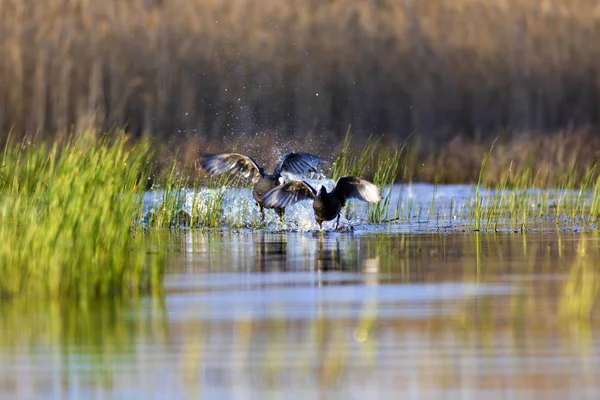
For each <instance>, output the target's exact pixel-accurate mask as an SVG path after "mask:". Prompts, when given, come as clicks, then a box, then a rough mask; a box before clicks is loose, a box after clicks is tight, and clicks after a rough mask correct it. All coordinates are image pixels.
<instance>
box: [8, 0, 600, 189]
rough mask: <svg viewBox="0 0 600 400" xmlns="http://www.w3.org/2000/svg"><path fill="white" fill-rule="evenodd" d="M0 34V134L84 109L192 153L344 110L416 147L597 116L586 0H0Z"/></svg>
mask: <svg viewBox="0 0 600 400" xmlns="http://www.w3.org/2000/svg"><path fill="white" fill-rule="evenodd" d="M0 37H1V38H2V40H0V60H1V61H0V132H4V133H6V132H8V131H10V130H12V131H13V132H15V134H22V133H24V132H28V133H31V132H41V135H43V136H51V135H53V134H54V133H55V132H65V131H67V130H72V129H80V128H81V127H83V126H86V125H87V124H89V123H90V121H92V120H94V121H95V123H96V124H98V125H100V127H101V128H110V127H114V126H123V125H125V124H126V125H127V126H128V129H129V130H130V131H131V132H132V133H133V134H135V135H139V136H152V137H155V138H157V139H158V140H160V141H162V142H165V143H166V142H169V143H171V144H176V143H177V144H181V143H186V142H188V143H194V144H195V147H194V151H198V150H203V149H205V148H206V146H207V143H213V147H215V146H218V145H214V143H217V144H218V143H220V142H222V141H223V140H225V141H239V139H240V138H242V139H243V138H244V137H246V136H244V135H255V134H262V135H265V132H266V133H267V134H266V137H269V136H270V137H272V136H273V135H272V134H273V133H274V132H277V134H278V135H279V137H280V138H281V139H292V140H297V141H303V140H304V138H305V137H307V136H308V137H309V138H314V139H315V140H316V141H317V142H318V141H319V140H321V139H322V138H325V139H324V140H325V141H327V142H329V143H332V142H334V140H336V139H339V138H340V137H341V136H342V135H343V133H344V131H345V130H346V129H347V127H348V126H349V125H352V130H353V132H354V134H355V135H356V136H359V137H365V136H366V135H367V134H381V133H384V134H388V136H389V137H391V138H392V139H393V140H401V139H403V138H404V137H406V136H407V135H409V134H410V133H411V132H413V131H417V132H418V133H419V135H420V137H421V139H420V140H419V148H420V151H422V152H424V153H425V154H429V153H431V152H433V151H438V150H439V149H440V147H441V146H442V145H444V144H447V143H448V142H449V141H450V140H451V139H452V138H453V137H456V136H457V135H460V137H461V138H463V139H461V140H465V141H467V142H469V141H470V142H474V143H485V141H486V140H490V139H493V137H495V136H497V135H498V133H501V132H504V133H505V136H507V137H508V138H513V139H517V140H519V139H521V138H523V137H526V136H524V135H528V133H529V132H557V131H564V130H566V131H567V132H570V131H571V130H577V129H578V128H579V127H583V126H591V127H594V126H596V125H597V124H598V122H599V118H600V99H599V89H600V40H598V38H600V3H599V2H597V1H596V0H569V1H565V0H497V1H487V0H379V1H361V0H329V1H324V0H304V1H293V2H282V1H280V0H261V1H260V2H253V1H247V0H228V1H218V0H118V1H103V0H47V1H39V0H0ZM563 136H564V135H563ZM592 136H593V135H592ZM559 139H560V137H559ZM190 141H191V142H190ZM242 141H243V140H242ZM198 147H201V149H198ZM309 147H310V146H309ZM313 147H315V145H313ZM461 149H462V148H461ZM188 151H190V152H191V150H189V149H188ZM461 152H462V153H464V151H463V150H461V151H459V152H458V154H460V153H461ZM597 154H598V153H595V156H597ZM440 157H441V156H440ZM480 157H481V154H480V153H477V156H476V159H478V160H479V159H480ZM438 160H443V157H441V158H439V159H438ZM434 164H435V163H434ZM477 167H478V166H477ZM428 168H429V167H428ZM437 174H438V178H439V171H438V172H437Z"/></svg>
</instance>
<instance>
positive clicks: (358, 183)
mask: <svg viewBox="0 0 600 400" xmlns="http://www.w3.org/2000/svg"><path fill="white" fill-rule="evenodd" d="M352 198H353V199H359V200H362V201H366V202H369V203H377V202H379V201H380V200H381V199H382V197H381V190H380V189H379V187H378V186H377V185H375V184H373V183H371V182H369V181H367V180H365V179H362V178H359V177H356V176H342V177H341V178H339V179H338V180H337V182H336V184H335V188H333V190H332V191H331V192H327V188H325V186H321V188H320V189H319V191H317V190H316V189H315V188H313V187H312V186H311V185H309V184H308V183H307V182H305V181H296V180H294V181H289V182H286V183H284V184H282V185H279V186H277V187H275V188H273V189H271V190H269V191H268V192H267V193H266V194H265V195H264V196H263V206H265V207H272V208H274V207H287V206H290V205H292V204H294V203H296V202H298V201H300V200H304V199H312V200H313V210H314V212H315V219H316V221H317V224H319V229H323V226H322V224H323V222H324V221H332V220H333V219H335V218H336V217H337V220H336V223H335V229H336V230H337V229H338V225H339V223H340V212H341V211H342V208H343V207H344V206H345V205H346V201H348V200H349V199H352Z"/></svg>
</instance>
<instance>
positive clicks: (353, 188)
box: [333, 176, 381, 203]
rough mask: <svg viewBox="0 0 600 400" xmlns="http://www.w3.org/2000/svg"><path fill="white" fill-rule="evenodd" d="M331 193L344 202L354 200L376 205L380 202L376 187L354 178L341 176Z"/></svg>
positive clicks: (379, 192) (379, 194) (378, 191)
mask: <svg viewBox="0 0 600 400" xmlns="http://www.w3.org/2000/svg"><path fill="white" fill-rule="evenodd" d="M333 191H334V192H335V194H336V195H338V196H339V197H341V198H342V199H343V200H344V201H345V200H346V199H349V198H354V199H359V200H362V201H368V202H369V203H377V202H378V201H380V200H381V191H380V190H379V187H377V185H374V184H372V183H371V182H369V181H366V180H364V179H361V178H358V177H356V176H342V177H341V178H340V179H338V181H337V183H336V185H335V189H333Z"/></svg>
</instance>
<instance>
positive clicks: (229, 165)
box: [200, 153, 262, 183]
mask: <svg viewBox="0 0 600 400" xmlns="http://www.w3.org/2000/svg"><path fill="white" fill-rule="evenodd" d="M200 165H201V166H202V168H203V169H204V170H206V172H208V173H209V174H224V173H229V174H240V175H242V176H243V177H244V178H246V179H248V180H250V181H252V182H253V183H256V182H257V181H258V180H259V179H260V177H261V176H262V171H261V168H260V166H259V165H258V164H257V163H256V161H254V160H253V159H252V158H250V157H248V156H244V155H242V154H237V153H223V154H211V155H205V156H202V157H200Z"/></svg>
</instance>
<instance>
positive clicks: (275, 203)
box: [262, 181, 317, 208]
mask: <svg viewBox="0 0 600 400" xmlns="http://www.w3.org/2000/svg"><path fill="white" fill-rule="evenodd" d="M316 195H317V191H316V190H315V189H314V188H313V187H312V186H310V185H309V184H308V183H306V182H303V181H289V182H287V183H284V184H283V185H280V186H277V187H276V188H274V189H271V190H269V191H268V192H267V193H265V195H264V197H263V202H262V204H263V206H265V207H269V208H283V207H287V206H291V205H292V204H294V203H297V202H299V201H300V200H305V199H314V198H315V197H316Z"/></svg>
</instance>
